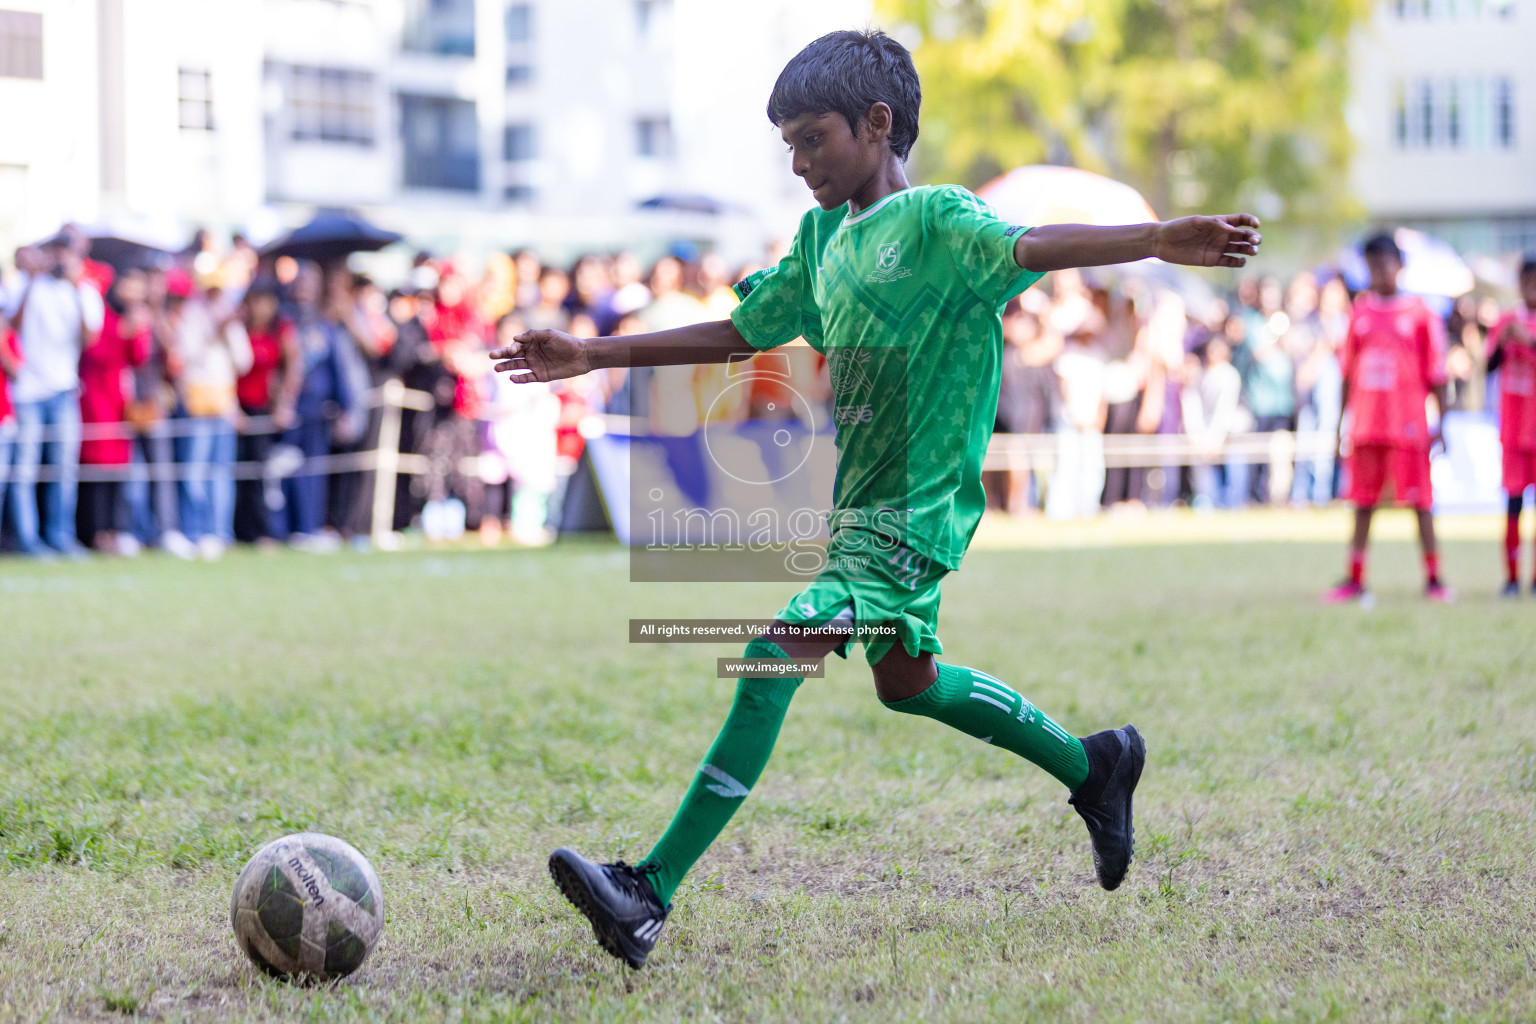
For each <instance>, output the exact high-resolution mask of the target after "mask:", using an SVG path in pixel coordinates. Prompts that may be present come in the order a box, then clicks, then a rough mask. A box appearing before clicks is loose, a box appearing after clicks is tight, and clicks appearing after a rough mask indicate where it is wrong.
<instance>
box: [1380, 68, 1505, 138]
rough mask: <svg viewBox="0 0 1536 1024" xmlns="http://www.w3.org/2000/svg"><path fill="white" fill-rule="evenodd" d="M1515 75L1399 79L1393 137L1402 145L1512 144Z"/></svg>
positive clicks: (1393, 106) (1393, 114)
mask: <svg viewBox="0 0 1536 1024" xmlns="http://www.w3.org/2000/svg"><path fill="white" fill-rule="evenodd" d="M1515 116H1516V115H1515V83H1514V80H1513V79H1511V78H1506V77H1496V78H1484V77H1482V76H1480V75H1474V76H1466V77H1461V78H1446V79H1430V78H1420V79H1414V80H1412V81H1408V82H1403V81H1399V82H1397V83H1395V84H1394V86H1393V90H1392V110H1391V136H1392V141H1393V144H1394V145H1396V146H1397V148H1398V149H1450V150H1457V149H1474V150H1481V149H1512V148H1514V145H1515Z"/></svg>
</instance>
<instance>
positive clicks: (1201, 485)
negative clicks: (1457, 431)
mask: <svg viewBox="0 0 1536 1024" xmlns="http://www.w3.org/2000/svg"><path fill="white" fill-rule="evenodd" d="M1186 296H1188V297H1186ZM1353 300H1354V295H1353V294H1352V293H1351V291H1350V290H1349V289H1348V287H1347V286H1346V284H1345V281H1344V279H1343V278H1342V277H1340V276H1339V275H1337V274H1335V273H1332V272H1330V271H1326V270H1325V271H1321V272H1317V273H1312V272H1307V273H1302V274H1298V275H1297V276H1295V277H1294V278H1292V279H1291V280H1290V281H1289V282H1282V281H1280V280H1278V279H1276V278H1273V277H1262V278H1260V277H1247V278H1243V279H1240V280H1239V282H1238V284H1237V287H1236V290H1235V292H1234V293H1233V294H1231V295H1228V296H1215V295H1211V294H1209V293H1206V292H1204V291H1203V289H1187V288H1186V289H1181V288H1179V287H1177V286H1171V287H1170V286H1167V285H1165V284H1162V283H1159V282H1157V281H1156V280H1151V279H1145V278H1138V277H1136V276H1124V275H1121V276H1118V277H1116V278H1110V277H1108V276H1105V277H1099V276H1097V275H1095V274H1094V273H1093V272H1090V271H1081V272H1079V271H1058V272H1056V273H1054V274H1052V275H1051V278H1050V279H1049V280H1048V281H1047V282H1046V283H1045V285H1044V286H1043V287H1040V288H1035V289H1031V290H1030V291H1028V292H1025V293H1024V295H1023V296H1021V297H1020V298H1019V299H1016V300H1014V301H1013V302H1011V303H1010V304H1009V305H1008V307H1007V308H1006V309H1005V311H1004V314H1003V333H1004V337H1005V340H1006V349H1005V355H1004V369H1003V384H1002V393H1001V395H1000V397H999V403H998V418H997V429H998V430H999V431H1000V432H1004V433H1021V434H1036V435H1039V434H1054V435H1055V440H1056V444H1055V445H1054V449H1053V450H1052V451H1051V452H1050V454H1049V455H1048V456H1047V457H1045V458H1043V459H1040V460H1039V461H1040V462H1041V463H1043V464H1044V465H1043V466H1040V467H1034V466H1031V467H1029V468H1025V469H1015V470H1011V471H1007V472H997V473H993V474H990V477H989V493H990V497H991V500H992V503H993V504H994V505H995V506H996V507H999V508H1003V509H1006V510H1008V511H1010V512H1013V513H1015V514H1029V513H1032V512H1038V511H1043V512H1044V513H1045V514H1046V515H1048V516H1051V517H1052V518H1059V519H1071V518H1080V517H1085V516H1090V515H1094V514H1097V513H1098V512H1100V511H1101V510H1105V509H1116V508H1130V509H1138V508H1146V507H1157V506H1169V505H1174V504H1184V505H1188V506H1192V507H1195V508H1237V507H1243V506H1247V505H1269V504H1291V505H1296V506H1307V505H1325V504H1328V503H1329V502H1332V501H1334V500H1335V498H1336V497H1337V496H1338V495H1339V494H1340V493H1341V491H1340V480H1339V469H1340V466H1339V465H1338V463H1337V460H1336V458H1335V454H1336V452H1335V445H1334V443H1333V439H1335V438H1336V437H1337V436H1338V433H1339V421H1340V417H1341V414H1342V400H1343V387H1342V378H1341V374H1340V369H1339V358H1338V352H1339V348H1340V346H1341V345H1342V343H1343V341H1344V337H1345V335H1346V333H1347V331H1348V329H1349V319H1350V309H1351V304H1352V302H1353ZM1499 313H1500V309H1499V307H1498V304H1497V303H1496V302H1493V301H1490V300H1479V299H1476V298H1473V297H1472V296H1465V297H1463V298H1462V299H1460V300H1459V301H1458V302H1456V303H1455V304H1454V305H1453V306H1452V308H1451V309H1450V313H1449V316H1448V318H1447V320H1446V324H1445V326H1446V333H1447V343H1448V349H1447V357H1446V363H1447V369H1448V372H1449V375H1450V382H1451V383H1450V404H1449V406H1448V408H1449V409H1455V410H1466V411H1477V410H1480V409H1482V408H1483V402H1484V393H1485V390H1486V378H1487V373H1488V370H1487V366H1488V358H1487V339H1488V333H1489V330H1490V329H1491V328H1492V327H1493V325H1494V324H1495V322H1496V321H1497V319H1498V317H1499ZM1252 432H1265V433H1269V432H1289V433H1290V434H1297V435H1299V436H1301V437H1303V438H1306V437H1311V438H1312V439H1313V443H1312V444H1311V445H1310V446H1309V447H1303V448H1301V449H1299V450H1298V449H1296V448H1295V447H1294V444H1293V443H1292V444H1291V445H1281V446H1278V447H1275V448H1274V454H1272V455H1270V454H1266V455H1263V456H1261V457H1258V458H1255V457H1254V456H1253V454H1252V452H1247V453H1235V454H1232V453H1230V451H1231V450H1230V447H1229V445H1228V441H1229V439H1230V438H1231V437H1232V436H1233V435H1238V434H1247V433H1252ZM1114 435H1148V436H1149V437H1152V436H1157V435H1163V436H1164V440H1165V441H1168V442H1171V443H1167V444H1164V445H1163V446H1162V450H1165V451H1167V452H1170V453H1172V454H1169V455H1167V456H1165V457H1163V458H1161V459H1159V458H1157V457H1156V456H1148V457H1146V458H1144V459H1143V460H1142V461H1143V465H1140V466H1137V467H1129V468H1128V467H1123V466H1121V467H1108V468H1107V467H1106V465H1105V438H1106V436H1110V437H1112V438H1113V437H1114ZM1169 435H1174V436H1172V437H1170V436H1169ZM1274 436H1287V434H1279V435H1274ZM1116 440H1123V439H1119V438H1117V439H1116ZM1150 450H1154V451H1155V450H1156V449H1150ZM1287 451H1290V452H1291V453H1292V455H1294V456H1295V457H1288V456H1287V454H1286V453H1287ZM1159 463H1161V464H1159Z"/></svg>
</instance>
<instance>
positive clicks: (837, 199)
mask: <svg viewBox="0 0 1536 1024" xmlns="http://www.w3.org/2000/svg"><path fill="white" fill-rule="evenodd" d="M863 127H864V130H863V131H862V132H861V133H860V134H859V135H854V133H853V126H852V125H850V124H849V123H848V119H847V118H845V117H844V116H843V115H842V114H837V113H828V114H801V115H799V116H798V117H793V118H790V119H789V120H788V121H785V122H784V123H783V124H781V125H779V134H780V135H782V136H783V137H784V142H785V143H786V144H788V146H789V148H790V152H791V153H792V154H793V160H792V162H791V165H790V166H791V167H792V168H793V170H794V172H795V174H797V175H799V176H800V177H801V178H804V179H805V183H806V185H808V186H809V187H810V190H811V195H812V196H814V197H815V199H816V202H817V203H819V204H820V205H821V208H822V209H823V210H835V209H837V208H838V207H839V206H842V205H843V204H844V203H846V202H847V201H848V200H849V199H851V198H853V196H854V194H855V193H857V192H858V190H859V189H860V188H862V187H863V186H864V185H865V183H866V182H868V181H869V179H870V178H871V177H873V176H874V175H875V173H876V172H877V171H879V169H880V166H881V164H882V163H883V162H884V161H885V160H886V159H887V158H888V157H889V156H890V155H891V148H890V146H888V145H887V144H886V137H887V136H888V135H889V134H890V130H891V111H890V107H888V106H886V105H885V104H884V103H876V104H875V105H874V106H873V107H871V108H870V112H869V116H868V117H867V118H866V119H865V123H864V126H863Z"/></svg>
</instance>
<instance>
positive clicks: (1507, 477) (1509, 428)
mask: <svg viewBox="0 0 1536 1024" xmlns="http://www.w3.org/2000/svg"><path fill="white" fill-rule="evenodd" d="M1520 298H1521V301H1522V303H1523V306H1522V308H1520V309H1515V310H1511V311H1510V312H1508V313H1505V314H1504V316H1503V317H1501V318H1500V319H1499V322H1498V323H1497V324H1495V325H1494V328H1493V332H1492V333H1491V334H1489V336H1488V343H1489V344H1488V372H1489V373H1492V372H1493V371H1494V370H1498V371H1499V440H1500V441H1501V442H1503V445H1504V490H1505V492H1506V493H1508V495H1509V519H1508V521H1507V522H1506V523H1505V526H1504V564H1505V567H1506V569H1507V570H1508V572H1509V576H1508V581H1507V582H1506V583H1505V584H1504V590H1503V594H1504V596H1505V597H1519V596H1520V508H1521V502H1522V499H1523V497H1524V495H1525V489H1526V488H1527V487H1531V486H1533V485H1536V255H1531V256H1527V257H1526V258H1525V262H1524V264H1522V265H1521V267H1520ZM1531 589H1532V591H1533V592H1536V581H1533V582H1532V583H1531Z"/></svg>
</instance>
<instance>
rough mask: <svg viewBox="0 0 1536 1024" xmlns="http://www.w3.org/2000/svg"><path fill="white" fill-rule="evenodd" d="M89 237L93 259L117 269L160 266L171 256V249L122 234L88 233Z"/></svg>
mask: <svg viewBox="0 0 1536 1024" xmlns="http://www.w3.org/2000/svg"><path fill="white" fill-rule="evenodd" d="M87 237H89V238H90V240H91V259H93V260H95V261H96V262H97V263H105V264H106V265H107V266H109V267H111V268H112V269H113V270H116V271H123V270H129V269H132V268H134V267H154V266H159V265H161V264H163V263H165V262H166V261H167V260H169V259H170V257H171V250H169V249H163V248H161V247H160V246H158V245H154V244H152V243H150V242H141V241H139V240H137V239H133V238H124V237H122V236H121V235H92V234H89V233H87Z"/></svg>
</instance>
